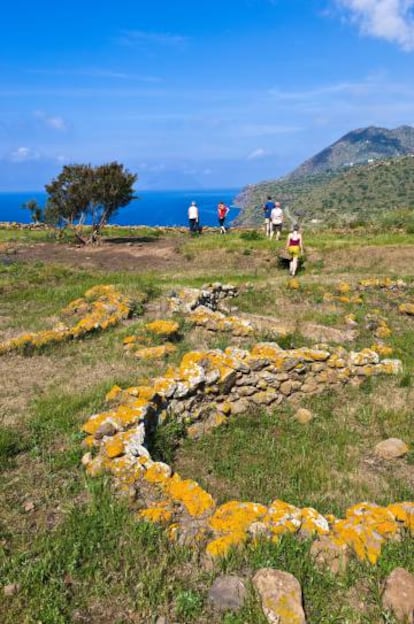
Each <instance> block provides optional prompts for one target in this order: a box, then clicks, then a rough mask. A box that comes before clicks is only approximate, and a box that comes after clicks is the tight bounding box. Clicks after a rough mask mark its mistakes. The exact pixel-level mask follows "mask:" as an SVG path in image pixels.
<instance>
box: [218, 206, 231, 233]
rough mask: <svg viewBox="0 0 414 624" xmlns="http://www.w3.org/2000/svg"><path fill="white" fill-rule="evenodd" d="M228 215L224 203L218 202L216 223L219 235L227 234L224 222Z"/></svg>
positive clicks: (227, 209)
mask: <svg viewBox="0 0 414 624" xmlns="http://www.w3.org/2000/svg"><path fill="white" fill-rule="evenodd" d="M228 213H229V208H228V206H226V205H225V203H224V202H222V201H221V202H219V204H218V206H217V217H218V222H219V226H220V234H225V233H226V232H227V230H226V227H225V225H224V222H225V220H226V217H227V215H228Z"/></svg>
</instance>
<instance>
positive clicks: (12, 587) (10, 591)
mask: <svg viewBox="0 0 414 624" xmlns="http://www.w3.org/2000/svg"><path fill="white" fill-rule="evenodd" d="M20 589H21V585H20V583H9V584H8V585H4V586H3V594H4V595H5V596H14V594H17V593H18V592H19V591H20Z"/></svg>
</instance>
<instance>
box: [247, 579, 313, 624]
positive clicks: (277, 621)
mask: <svg viewBox="0 0 414 624" xmlns="http://www.w3.org/2000/svg"><path fill="white" fill-rule="evenodd" d="M252 581H253V585H254V587H255V588H256V590H257V591H258V593H259V595H260V599H261V603H262V609H263V613H264V614H265V616H266V618H267V621H268V622H269V623H270V624H304V623H305V622H306V620H305V613H304V611H303V607H302V590H301V587H300V584H299V581H298V580H297V579H296V578H295V577H294V576H293V575H292V574H289V573H288V572H282V571H281V570H274V569H272V568H262V569H261V570H258V572H256V574H255V575H254V577H253V579H252Z"/></svg>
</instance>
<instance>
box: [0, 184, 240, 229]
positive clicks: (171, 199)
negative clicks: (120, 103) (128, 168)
mask: <svg viewBox="0 0 414 624" xmlns="http://www.w3.org/2000/svg"><path fill="white" fill-rule="evenodd" d="M238 192H239V190H238V189H216V190H201V191H200V190H197V191H191V190H182V191H138V192H137V196H138V199H135V200H134V201H132V202H131V203H130V204H129V205H128V206H125V207H124V208H121V209H120V210H119V212H118V213H117V215H115V216H114V217H113V218H112V219H111V223H113V224H118V225H187V223H188V219H187V209H188V206H189V205H190V203H191V202H192V201H195V202H196V203H197V205H198V208H199V213H200V224H201V225H217V204H218V203H219V201H223V202H224V203H225V204H226V205H227V206H229V208H230V212H229V216H228V219H227V221H228V223H231V221H232V220H233V219H235V218H236V216H237V215H238V213H239V209H238V208H237V207H236V206H235V205H234V204H233V201H234V199H235V197H236V196H237V193H238ZM30 199H35V200H36V201H37V202H38V203H39V204H40V206H44V205H45V202H46V193H42V192H30V191H29V192H25V193H23V192H20V193H19V192H16V193H0V221H17V222H19V223H30V212H29V211H28V210H24V209H23V208H22V205H23V204H24V203H25V202H27V201H29V200H30Z"/></svg>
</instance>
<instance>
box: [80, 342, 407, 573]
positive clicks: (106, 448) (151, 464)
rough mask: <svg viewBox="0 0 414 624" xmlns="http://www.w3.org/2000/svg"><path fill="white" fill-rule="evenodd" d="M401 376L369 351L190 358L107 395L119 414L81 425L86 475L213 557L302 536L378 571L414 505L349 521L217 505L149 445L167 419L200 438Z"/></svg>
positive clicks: (286, 509) (263, 350) (350, 514)
mask: <svg viewBox="0 0 414 624" xmlns="http://www.w3.org/2000/svg"><path fill="white" fill-rule="evenodd" d="M400 371H401V363H400V362H399V361H398V360H389V359H388V360H387V359H385V360H380V357H379V355H378V354H377V353H375V352H374V351H372V350H370V349H364V350H363V351H361V352H352V351H351V352H347V351H346V350H345V349H343V348H342V347H338V348H335V349H332V350H331V349H329V348H327V347H326V346H317V347H315V348H301V349H291V350H283V349H281V348H280V347H279V346H278V345H277V344H276V343H259V344H257V345H255V346H254V347H253V349H252V350H251V351H247V350H244V349H238V348H234V347H229V348H227V349H226V350H225V351H221V350H218V349H217V350H211V351H194V352H190V353H187V354H186V355H185V356H184V357H183V359H182V361H181V363H180V365H179V366H178V367H176V368H170V369H168V371H167V372H166V374H165V375H164V376H162V377H157V378H154V379H153V380H152V383H151V385H147V386H136V387H131V388H126V389H121V388H120V387H117V386H115V387H114V388H113V389H112V390H111V391H110V392H109V394H108V395H107V400H108V402H109V403H110V404H111V405H112V407H110V409H108V410H107V411H105V412H102V413H99V414H94V415H93V416H91V417H90V418H89V420H88V421H87V422H86V423H85V425H84V427H83V430H84V432H85V434H86V438H85V441H84V443H85V445H86V446H87V447H88V448H89V451H88V452H87V453H86V454H85V455H84V458H83V463H84V465H85V466H86V470H87V471H88V473H89V474H91V475H96V474H100V473H102V472H105V471H108V472H110V473H111V474H112V475H113V476H114V478H115V483H116V486H117V487H118V488H119V489H120V490H121V491H123V492H126V493H128V494H129V495H132V496H133V497H135V496H136V495H138V496H139V498H140V500H141V501H143V504H144V508H143V509H141V510H140V511H139V512H138V514H137V515H138V518H139V519H141V520H142V519H144V520H147V521H151V522H159V523H161V524H164V525H165V526H167V527H168V532H169V535H170V537H171V539H176V540H178V541H179V543H182V544H191V545H196V546H198V547H200V546H201V545H203V546H204V547H205V549H206V553H207V554H208V555H209V556H210V557H213V558H214V557H221V556H223V555H225V554H226V553H227V552H228V550H229V548H231V547H232V546H237V545H240V544H242V543H245V542H247V541H248V540H249V539H255V538H257V536H262V537H267V538H268V539H272V540H277V539H279V537H280V535H282V534H284V533H296V534H298V535H306V536H314V537H318V536H326V537H327V538H328V539H329V540H331V541H332V543H333V544H335V545H337V546H344V547H346V548H349V549H351V550H352V551H353V552H354V553H355V554H356V555H357V556H358V557H359V558H361V559H367V560H369V561H370V562H372V563H375V561H376V560H377V558H378V556H379V554H380V552H381V547H382V544H383V543H384V541H385V540H387V539H394V538H397V537H398V535H400V533H401V532H402V531H404V530H410V531H412V532H414V503H411V502H405V503H397V504H393V505H389V506H388V507H379V506H377V505H374V504H368V503H360V504H358V505H355V506H354V507H352V508H350V509H349V510H348V511H347V513H346V517H345V518H344V519H337V518H335V517H334V516H323V515H321V514H320V513H319V512H318V511H316V510H315V509H313V508H304V509H299V508H297V507H295V506H293V505H290V504H289V503H286V502H284V501H281V500H278V499H277V500H275V501H273V503H272V504H271V505H270V506H265V505H261V504H258V503H254V502H242V501H229V502H227V503H224V504H223V505H220V506H217V504H216V501H215V500H214V498H213V496H212V495H211V494H210V493H208V492H206V491H205V490H204V489H203V488H202V487H201V486H200V485H199V484H198V483H196V482H195V481H193V480H191V479H182V478H181V477H180V475H179V474H177V473H174V472H173V470H172V468H171V467H170V466H168V465H167V464H165V463H163V462H155V461H153V460H152V459H151V456H150V453H149V451H148V444H147V442H148V440H149V439H150V437H151V432H153V430H154V429H155V427H157V426H160V424H162V423H163V422H164V421H165V420H166V419H168V418H170V419H175V420H177V421H179V422H181V423H183V424H184V425H185V426H186V427H187V429H188V432H189V434H190V435H194V436H197V435H201V434H202V433H203V432H204V431H205V430H206V429H208V428H211V427H213V426H217V425H219V424H221V423H222V422H224V421H225V420H226V419H227V418H228V417H229V416H230V415H237V414H240V413H243V412H245V411H246V410H248V409H251V408H255V409H257V408H265V409H268V408H274V407H275V406H276V405H278V404H279V403H280V402H281V401H284V400H290V399H291V397H294V396H297V397H300V396H308V395H310V394H313V393H318V392H322V391H323V390H324V389H325V388H326V387H332V386H333V387H336V386H339V385H342V384H347V383H359V382H360V381H361V380H362V379H364V378H366V377H369V376H372V375H381V374H396V373H399V372H400Z"/></svg>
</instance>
